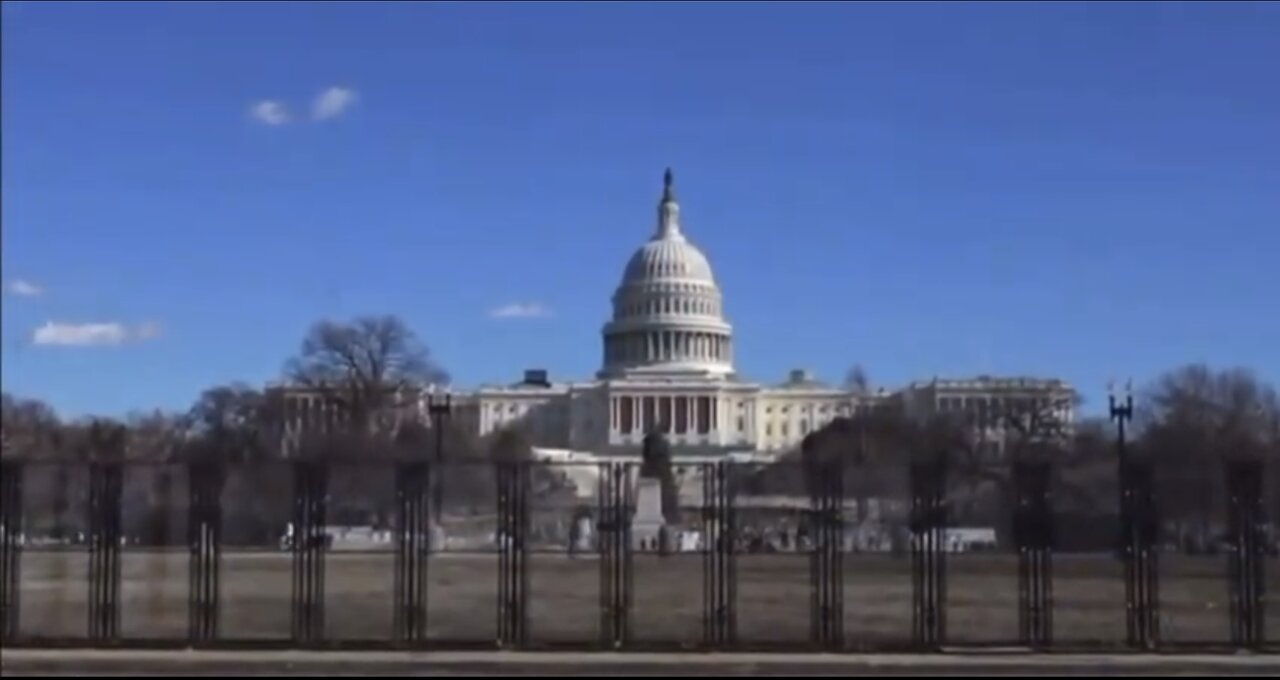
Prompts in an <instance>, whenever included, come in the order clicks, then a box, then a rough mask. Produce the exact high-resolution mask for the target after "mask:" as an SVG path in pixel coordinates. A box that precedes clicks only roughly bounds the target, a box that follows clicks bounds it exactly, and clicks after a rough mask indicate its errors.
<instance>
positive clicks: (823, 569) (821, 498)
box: [805, 461, 844, 650]
mask: <svg viewBox="0 0 1280 680" xmlns="http://www.w3.org/2000/svg"><path fill="white" fill-rule="evenodd" d="M806 467H807V468H808V469H806V470H805V474H806V475H807V476H808V477H809V484H808V487H809V522H810V531H809V534H810V535H811V536H812V537H813V538H812V540H813V542H814V543H813V545H812V546H809V565H810V568H809V572H810V575H809V579H810V581H809V586H810V604H809V614H810V622H809V626H810V633H809V637H810V641H811V642H812V643H813V644H814V645H815V646H817V647H820V648H824V649H833V650H834V649H839V648H840V647H842V646H843V644H844V574H843V569H842V564H843V559H842V557H843V552H842V545H841V544H842V542H843V540H844V520H843V517H842V513H843V510H844V469H843V466H842V465H840V462H839V461H830V462H816V461H810V462H808V463H806Z"/></svg>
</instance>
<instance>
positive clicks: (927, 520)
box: [911, 455, 947, 648]
mask: <svg viewBox="0 0 1280 680" xmlns="http://www.w3.org/2000/svg"><path fill="white" fill-rule="evenodd" d="M945 489H946V467H945V458H944V457H943V456H941V455H939V456H936V457H934V458H933V459H931V460H927V461H917V462H915V463H912V466H911V506H912V513H911V532H912V540H911V573H912V605H913V606H912V624H913V625H912V628H913V633H914V635H913V638H914V639H913V642H914V644H915V645H916V646H917V647H920V648H937V647H939V646H941V645H943V644H944V642H945V639H946V610H945V607H946V561H945V550H944V545H943V538H944V532H945V530H946V525H947V517H946V506H945V505H944V503H943V498H944V491H945Z"/></svg>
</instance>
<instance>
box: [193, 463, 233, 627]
mask: <svg viewBox="0 0 1280 680" xmlns="http://www.w3.org/2000/svg"><path fill="white" fill-rule="evenodd" d="M225 479H226V477H225V474H224V471H223V468H222V466H221V465H220V464H217V463H196V464H192V465H191V466H189V467H188V489H189V492H190V495H191V501H190V504H189V505H188V506H187V545H188V547H189V549H190V560H189V562H188V568H189V576H190V578H189V585H188V591H187V598H188V599H187V611H188V615H189V619H188V625H187V638H188V640H189V641H190V642H191V644H192V645H199V644H202V643H208V642H212V641H214V640H216V639H217V638H218V602H219V595H220V594H221V587H220V583H219V575H220V574H219V569H220V567H221V562H222V560H221V551H222V488H223V482H224V480H225Z"/></svg>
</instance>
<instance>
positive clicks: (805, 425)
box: [800, 420, 809, 434]
mask: <svg viewBox="0 0 1280 680" xmlns="http://www.w3.org/2000/svg"><path fill="white" fill-rule="evenodd" d="M800 434H809V421H807V420H802V421H800Z"/></svg>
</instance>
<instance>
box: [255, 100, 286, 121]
mask: <svg viewBox="0 0 1280 680" xmlns="http://www.w3.org/2000/svg"><path fill="white" fill-rule="evenodd" d="M249 115H250V116H252V117H253V119H254V120H256V121H258V122H259V123H263V124H265V125H284V124H285V123H288V122H289V109H287V108H285V105H284V104H282V103H281V102H278V101H275V100H272V99H264V100H263V101H260V102H258V103H257V104H254V105H253V106H251V107H249Z"/></svg>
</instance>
